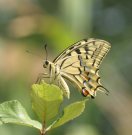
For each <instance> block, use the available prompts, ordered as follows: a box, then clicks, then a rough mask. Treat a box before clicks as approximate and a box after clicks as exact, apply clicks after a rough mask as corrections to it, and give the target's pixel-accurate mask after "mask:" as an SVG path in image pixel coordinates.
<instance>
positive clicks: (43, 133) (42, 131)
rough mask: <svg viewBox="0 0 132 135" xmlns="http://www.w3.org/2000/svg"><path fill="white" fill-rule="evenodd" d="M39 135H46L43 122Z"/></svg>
mask: <svg viewBox="0 0 132 135" xmlns="http://www.w3.org/2000/svg"><path fill="white" fill-rule="evenodd" d="M41 135H46V127H45V122H43V126H42V130H41Z"/></svg>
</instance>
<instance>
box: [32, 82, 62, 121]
mask: <svg viewBox="0 0 132 135" xmlns="http://www.w3.org/2000/svg"><path fill="white" fill-rule="evenodd" d="M31 96H32V106H33V109H34V111H35V112H36V114H37V116H38V117H39V118H40V120H41V121H42V122H48V121H49V120H50V119H52V118H54V117H55V116H56V115H57V114H58V111H59V108H60V105H61V103H62V101H63V93H62V90H61V89H60V88H59V87H57V86H55V85H49V84H47V83H44V82H43V83H42V84H33V85H32V92H31Z"/></svg>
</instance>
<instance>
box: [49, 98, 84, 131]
mask: <svg viewBox="0 0 132 135" xmlns="http://www.w3.org/2000/svg"><path fill="white" fill-rule="evenodd" d="M86 101H87V100H84V101H80V102H75V103H72V104H70V105H68V106H67V107H65V108H64V111H63V115H62V117H61V118H59V119H58V120H57V121H56V122H54V123H53V124H52V125H51V126H50V127H49V128H48V129H47V130H50V129H51V128H56V127H58V126H61V125H63V124H65V123H66V122H68V121H70V120H73V119H74V118H76V117H78V116H79V115H80V114H81V113H82V112H83V111H84V109H85V102H86Z"/></svg>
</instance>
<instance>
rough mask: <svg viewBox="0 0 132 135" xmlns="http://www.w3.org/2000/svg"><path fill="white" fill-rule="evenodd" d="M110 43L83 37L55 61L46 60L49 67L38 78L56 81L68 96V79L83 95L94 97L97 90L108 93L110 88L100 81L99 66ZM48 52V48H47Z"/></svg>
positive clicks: (45, 65)
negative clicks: (106, 87)
mask: <svg viewBox="0 0 132 135" xmlns="http://www.w3.org/2000/svg"><path fill="white" fill-rule="evenodd" d="M110 47H111V46H110V43H108V42H107V41H104V40H100V39H92V38H90V39H83V40H81V41H79V42H77V43H75V44H73V45H71V46H69V47H68V48H67V49H65V50H64V51H63V52H62V53H61V54H60V55H59V56H57V57H56V58H55V59H54V60H53V62H51V61H49V60H47V58H46V60H44V64H43V67H44V68H47V69H48V73H44V74H43V75H41V76H40V77H39V78H38V79H39V80H40V81H41V80H43V79H44V78H45V77H46V76H48V77H49V78H50V81H51V82H56V83H57V85H58V86H60V87H61V88H62V89H63V93H64V95H66V96H67V97H68V98H69V96H70V90H69V87H68V84H67V82H66V80H69V81H70V82H71V83H72V84H74V85H75V86H77V88H78V89H79V91H80V92H81V93H82V95H83V96H85V97H87V96H91V97H92V98H94V97H95V96H96V92H97V91H103V92H105V93H106V94H107V93H108V90H107V89H105V88H104V87H103V86H102V84H101V83H100V76H99V74H98V71H99V66H100V64H101V62H102V60H103V58H104V57H105V56H106V54H107V52H108V51H109V50H110ZM46 52H47V50H46Z"/></svg>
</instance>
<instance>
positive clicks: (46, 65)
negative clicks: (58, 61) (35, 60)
mask: <svg viewBox="0 0 132 135" xmlns="http://www.w3.org/2000/svg"><path fill="white" fill-rule="evenodd" d="M49 65H50V62H49V61H48V60H44V63H43V67H44V68H48V67H49Z"/></svg>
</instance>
